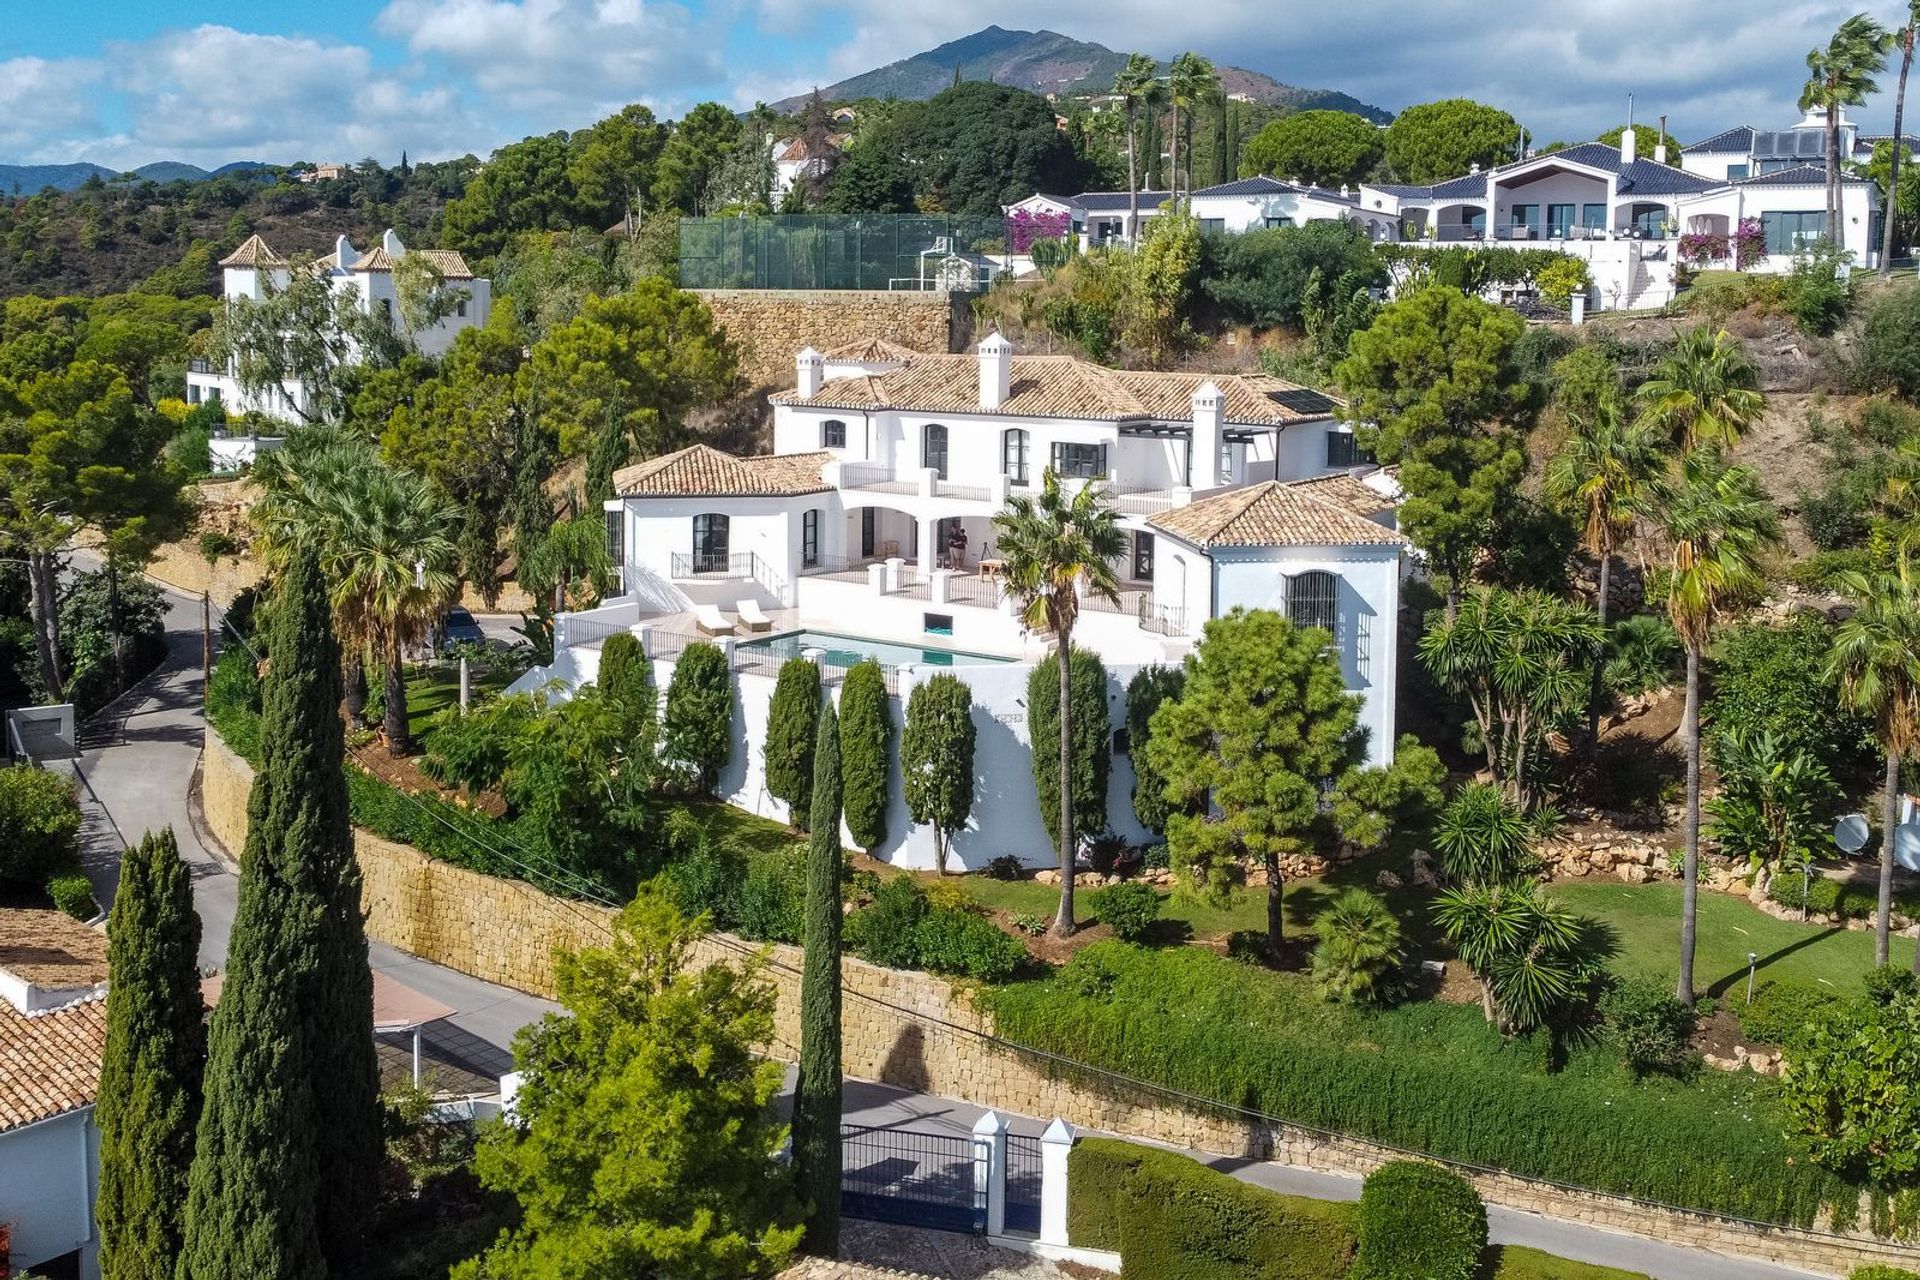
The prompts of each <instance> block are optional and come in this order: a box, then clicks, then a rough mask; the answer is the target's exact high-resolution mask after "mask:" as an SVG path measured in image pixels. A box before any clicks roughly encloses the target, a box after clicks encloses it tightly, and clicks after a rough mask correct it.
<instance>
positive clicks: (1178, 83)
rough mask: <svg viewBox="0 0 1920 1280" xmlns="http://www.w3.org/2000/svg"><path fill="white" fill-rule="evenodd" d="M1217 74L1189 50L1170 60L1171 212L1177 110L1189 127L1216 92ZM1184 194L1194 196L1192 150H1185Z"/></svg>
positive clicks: (1176, 203) (1176, 182) (1176, 180)
mask: <svg viewBox="0 0 1920 1280" xmlns="http://www.w3.org/2000/svg"><path fill="white" fill-rule="evenodd" d="M1219 89H1220V74H1219V72H1217V71H1215V70H1214V69H1213V64H1212V63H1211V62H1209V61H1207V60H1206V59H1205V58H1203V57H1201V56H1200V55H1199V54H1197V53H1194V52H1193V51H1191V50H1189V51H1187V52H1186V53H1183V54H1181V55H1180V56H1179V57H1177V58H1175V59H1174V60H1173V65H1172V66H1171V67H1170V68H1169V69H1168V71H1167V96H1168V98H1169V99H1170V100H1171V101H1172V103H1173V210H1174V212H1175V213H1178V212H1179V211H1180V109H1181V108H1182V107H1185V108H1186V110H1187V119H1188V122H1189V124H1191V122H1192V119H1193V113H1194V111H1195V110H1197V109H1198V108H1199V106H1200V104H1201V103H1203V102H1207V101H1209V100H1210V99H1211V98H1212V97H1213V95H1214V94H1215V93H1217V92H1219ZM1187 151H1188V155H1187V168H1188V174H1187V194H1188V195H1189V196H1191V195H1192V194H1193V174H1192V172H1191V171H1192V168H1193V155H1192V151H1193V148H1192V147H1188V148H1187Z"/></svg>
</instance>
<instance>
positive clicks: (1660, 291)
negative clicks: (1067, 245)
mask: <svg viewBox="0 0 1920 1280" xmlns="http://www.w3.org/2000/svg"><path fill="white" fill-rule="evenodd" d="M1886 140H1887V139H1886V138H1885V137H1879V136H1873V135H1861V134H1859V133H1858V131H1857V130H1856V128H1855V127H1854V126H1853V125H1852V124H1848V123H1844V122H1843V124H1842V143H1841V145H1842V148H1843V150H1844V151H1845V152H1846V154H1847V156H1848V158H1849V159H1853V160H1857V161H1862V162H1864V161H1865V160H1867V159H1870V158H1871V157H1872V153H1873V146H1874V144H1875V143H1876V142H1881V141H1886ZM1825 165H1826V120H1825V116H1824V114H1823V113H1821V112H1820V111H1817V110H1816V111H1813V112H1810V113H1809V114H1808V115H1807V116H1806V117H1805V118H1804V119H1802V120H1801V121H1800V122H1799V123H1798V124H1796V125H1794V126H1793V127H1792V128H1791V129H1786V130H1780V131H1777V132H1773V133H1765V132H1759V131H1756V130H1754V129H1751V128H1747V127H1744V126H1743V127H1741V128H1738V129H1730V130H1728V131H1726V132H1725V133H1721V134H1718V135H1716V136H1715V137H1712V138H1708V139H1706V140H1704V141H1702V142H1699V143H1696V144H1695V145H1694V146H1692V147H1689V148H1687V149H1685V150H1684V151H1683V152H1682V153H1681V155H1680V157H1679V164H1678V165H1674V164H1670V163H1669V162H1668V155H1667V148H1666V146H1665V145H1664V144H1658V145H1656V146H1654V148H1653V152H1652V155H1651V156H1643V155H1641V154H1640V138H1639V134H1638V132H1637V131H1635V130H1633V129H1628V130H1627V131H1626V132H1625V133H1624V134H1623V135H1622V136H1621V139H1620V144H1619V145H1618V146H1617V147H1615V146H1613V145H1611V144H1607V143H1599V142H1590V143H1583V144H1581V145H1579V146H1575V147H1568V148H1565V149H1564V150H1560V151H1553V152H1547V153H1543V154H1538V155H1532V156H1528V157H1527V158H1526V159H1524V160H1517V161H1515V162H1513V163H1511V164H1504V165H1498V166H1495V167H1494V168H1491V169H1487V170H1485V171H1482V170H1480V169H1478V168H1475V169H1474V171H1473V172H1471V173H1467V174H1462V175H1461V176H1459V177H1457V178H1451V179H1449V180H1447V181H1445V182H1439V183H1434V184H1432V185H1428V186H1411V185H1404V184H1394V183H1361V184H1360V186H1359V187H1358V188H1355V189H1353V190H1352V191H1348V190H1346V189H1342V190H1341V191H1337V192H1335V191H1327V190H1324V189H1321V188H1316V187H1301V186H1297V185H1295V184H1292V183H1286V182H1281V181H1279V180H1278V179H1275V178H1266V177H1258V178H1243V179H1241V180H1240V181H1238V182H1230V183H1226V184H1224V185H1222V186H1217V187H1205V188H1202V189H1200V190H1198V191H1195V192H1194V193H1193V194H1192V197H1191V209H1192V212H1193V216H1194V217H1195V218H1197V219H1199V220H1200V222H1201V226H1202V228H1203V229H1204V230H1209V231H1224V232H1239V231H1247V230H1252V229H1255V228H1259V227H1279V226H1301V225H1304V224H1305V223H1308V222H1317V221H1344V222H1350V223H1352V224H1354V225H1355V226H1358V227H1360V228H1362V229H1364V230H1365V231H1366V232H1367V234H1368V235H1369V236H1371V237H1372V238H1373V239H1375V240H1380V241H1400V242H1404V243H1408V244H1420V245H1435V246H1447V245H1457V244H1466V243H1517V244H1521V245H1527V244H1532V245H1537V246H1539V247H1545V248H1554V249H1558V250H1560V251H1561V252H1563V253H1567V254H1571V255H1573V256H1575V257H1578V258H1581V259H1583V260H1585V261H1586V263H1587V268H1588V275H1589V276H1590V277H1591V279H1592V281H1593V287H1592V290H1591V292H1590V294H1589V296H1588V297H1587V298H1586V299H1585V300H1584V301H1583V302H1582V306H1583V307H1586V308H1591V309H1594V310H1612V309H1631V308H1639V307H1655V306H1662V305H1665V304H1666V303H1667V302H1670V301H1672V299H1673V296H1674V293H1675V292H1676V286H1675V268H1676V267H1677V266H1678V265H1679V257H1680V248H1681V246H1680V237H1682V236H1684V235H1692V236H1707V237H1714V238H1715V239H1716V242H1719V241H1724V242H1725V243H1726V244H1727V245H1728V253H1727V256H1726V257H1725V258H1718V259H1711V260H1708V261H1706V262H1704V263H1696V264H1695V265H1706V266H1732V265H1733V263H1732V237H1733V235H1734V233H1735V232H1736V231H1738V229H1739V228H1740V225H1741V224H1742V223H1743V222H1745V221H1748V220H1757V221H1758V222H1759V223H1760V225H1761V227H1762V229H1763V231H1764V235H1765V253H1764V255H1763V256H1762V258H1761V259H1760V261H1759V262H1757V263H1755V264H1753V265H1752V266H1751V267H1750V268H1749V269H1750V270H1754V271H1761V272H1772V273H1780V272H1785V271H1787V270H1789V269H1791V267H1792V265H1793V258H1794V255H1795V254H1796V253H1797V252H1799V251H1800V250H1801V249H1803V248H1805V247H1806V246H1807V245H1809V244H1811V243H1813V242H1814V241H1815V240H1817V239H1819V238H1820V237H1821V236H1822V234H1823V232H1824V228H1825V224H1826V169H1825ZM1165 198H1166V196H1165V193H1159V192H1142V193H1140V197H1139V199H1140V217H1141V218H1142V220H1143V221H1144V220H1145V219H1146V218H1149V217H1157V216H1159V215H1160V214H1161V213H1162V212H1163V210H1162V206H1161V202H1162V201H1163V200H1164V199H1165ZM1018 209H1026V210H1028V211H1030V212H1033V213H1047V214H1053V215H1056V216H1057V215H1060V214H1066V215H1068V216H1070V217H1071V218H1072V230H1073V232H1074V233H1075V234H1077V235H1080V236H1082V237H1083V238H1084V240H1083V242H1084V243H1087V244H1101V243H1107V242H1112V241H1127V240H1130V239H1131V238H1132V237H1130V236H1129V235H1128V234H1127V228H1126V222H1127V217H1128V212H1127V193H1126V192H1124V191H1121V192H1111V191H1097V192H1086V193H1083V194H1081V195H1078V196H1067V197H1058V196H1048V195H1034V196H1030V197H1028V198H1027V199H1026V200H1023V201H1021V202H1020V203H1019V204H1016V205H1009V206H1008V212H1009V213H1010V214H1011V213H1012V212H1013V211H1015V210H1018ZM1841 210H1842V212H1841V225H1840V227H1839V228H1838V232H1839V235H1838V241H1839V244H1840V246H1841V247H1842V248H1843V249H1845V250H1846V251H1847V252H1848V253H1850V254H1852V255H1853V262H1854V264H1855V265H1857V266H1871V265H1875V264H1876V263H1877V262H1878V257H1879V253H1878V249H1879V237H1878V230H1879V213H1880V199H1879V188H1878V187H1877V186H1876V185H1875V184H1874V183H1873V182H1871V181H1870V180H1868V179H1866V178H1861V177H1857V176H1852V175H1847V176H1843V177H1842V179H1841Z"/></svg>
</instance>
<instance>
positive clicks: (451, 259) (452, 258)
mask: <svg viewBox="0 0 1920 1280" xmlns="http://www.w3.org/2000/svg"><path fill="white" fill-rule="evenodd" d="M407 252H408V253H417V254H419V255H420V256H421V257H423V258H425V259H426V260H427V261H428V262H431V263H432V264H433V265H434V266H436V267H438V268H440V275H441V277H442V278H443V279H447V280H471V279H473V278H474V277H473V269H472V268H471V267H469V266H467V260H466V259H465V258H463V257H461V256H460V255H459V254H458V253H455V252H454V251H453V250H452V249H409V250H407ZM393 263H394V259H393V256H392V255H391V254H389V253H388V252H387V251H386V250H385V249H382V248H379V247H377V246H376V247H375V248H372V249H369V250H367V251H366V252H365V253H363V254H361V255H360V256H359V258H357V259H356V260H355V261H354V262H353V264H352V265H351V266H349V267H348V268H347V270H349V271H391V270H393Z"/></svg>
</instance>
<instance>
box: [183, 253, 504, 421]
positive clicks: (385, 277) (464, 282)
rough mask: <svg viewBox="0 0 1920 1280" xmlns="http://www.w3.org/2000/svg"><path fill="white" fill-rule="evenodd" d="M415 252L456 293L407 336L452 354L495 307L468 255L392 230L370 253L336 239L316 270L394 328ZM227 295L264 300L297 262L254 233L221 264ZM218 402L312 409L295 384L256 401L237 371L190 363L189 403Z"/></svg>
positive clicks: (291, 413)
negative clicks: (425, 245) (403, 265)
mask: <svg viewBox="0 0 1920 1280" xmlns="http://www.w3.org/2000/svg"><path fill="white" fill-rule="evenodd" d="M410 253H417V254H420V255H421V256H422V257H424V258H425V259H426V260H427V261H428V262H430V263H432V264H433V266H434V267H435V268H436V269H437V270H438V271H439V273H440V276H441V279H442V280H443V281H444V282H445V283H444V285H443V286H442V287H443V288H445V289H447V290H448V291H449V292H451V293H452V294H453V297H452V299H451V301H452V307H451V309H450V310H449V312H448V313H447V315H446V316H445V317H444V318H442V319H440V320H438V321H436V322H435V323H433V324H432V325H430V326H428V327H426V328H423V329H420V330H418V331H415V332H410V333H408V334H407V337H408V339H409V340H410V341H411V342H412V344H413V345H414V346H415V347H416V348H417V349H418V350H419V351H420V352H421V353H422V354H425V355H431V356H437V355H442V354H445V352H446V351H447V349H448V348H450V347H452V346H453V339H454V335H456V334H458V333H459V332H460V331H461V330H462V329H466V328H469V327H476V326H480V325H484V324H486V322H487V315H488V313H489V312H490V311H491V309H492V305H493V291H492V285H491V283H490V282H489V281H486V280H482V279H479V278H478V277H476V276H475V275H474V274H473V271H472V269H471V268H469V267H468V266H467V261H466V259H465V258H463V257H461V256H460V255H459V254H458V253H456V252H454V251H453V250H451V249H409V248H407V246H406V245H404V244H402V243H401V241H400V237H399V236H398V235H396V234H395V233H394V232H393V230H392V229H388V231H387V232H386V234H384V235H383V236H381V237H380V244H379V246H378V247H377V248H372V249H369V250H367V251H366V252H365V253H362V252H360V251H359V250H357V249H355V248H354V247H353V245H351V244H350V243H348V241H347V238H346V237H345V236H340V237H339V238H338V239H336V240H335V241H334V247H333V252H332V253H330V254H328V255H327V256H326V257H324V258H319V259H316V260H315V261H314V262H313V263H312V264H311V266H310V269H311V270H312V271H314V272H315V273H317V274H319V275H321V276H324V277H325V278H326V279H327V280H328V281H330V282H331V283H332V284H333V286H334V287H335V289H337V290H339V291H340V292H342V293H346V294H350V295H352V297H353V299H354V303H355V305H356V306H357V307H358V308H359V309H360V311H361V312H362V313H363V314H366V315H374V316H379V317H381V318H382V319H383V320H385V322H386V323H387V324H388V325H389V326H400V327H404V326H405V323H406V321H405V317H404V316H403V315H402V314H401V307H400V301H399V297H398V295H397V294H396V293H395V291H394V283H393V268H394V264H395V263H397V262H398V261H400V259H402V258H404V257H406V256H407V255H408V254H410ZM220 268H221V273H222V284H223V287H222V290H221V292H222V294H223V295H224V296H225V297H226V298H228V299H235V298H248V299H252V300H253V301H256V302H257V301H259V300H260V299H261V298H263V297H265V296H266V293H267V291H268V290H269V289H284V288H285V287H286V285H287V282H288V280H290V279H291V278H292V276H291V273H292V270H293V264H292V262H291V261H290V260H289V259H287V258H284V257H282V256H281V255H280V254H278V253H275V252H274V251H273V249H272V247H271V246H269V245H268V244H267V242H266V241H265V240H263V239H261V238H260V237H259V236H257V235H255V236H249V237H248V238H247V241H246V243H245V244H243V245H241V246H240V247H239V248H238V249H235V250H234V251H233V252H232V253H231V254H229V255H227V256H226V257H225V258H222V259H221V260H220ZM206 400H219V401H221V402H222V403H224V404H225V405H226V406H227V408H228V411H229V412H230V413H261V414H265V415H266V416H268V417H272V418H279V419H282V420H284V421H297V420H298V419H299V418H300V413H299V411H298V410H296V409H295V407H294V406H296V405H297V406H299V407H300V408H301V409H304V408H307V407H308V406H309V400H308V392H307V388H306V387H304V386H301V385H300V384H298V383H295V382H289V383H287V384H286V385H285V386H284V387H282V388H281V389H280V391H279V392H278V393H277V394H274V393H270V394H266V395H260V396H255V395H252V394H249V393H248V392H247V391H245V390H244V389H243V388H242V387H241V386H240V383H239V380H238V378H237V377H235V376H234V371H233V369H232V368H231V367H228V368H224V369H215V368H212V367H211V366H210V365H209V363H208V362H207V361H205V360H194V361H190V362H189V363H188V366H187V403H188V404H200V403H201V402H203V401H206Z"/></svg>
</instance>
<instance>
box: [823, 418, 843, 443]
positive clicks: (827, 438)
mask: <svg viewBox="0 0 1920 1280" xmlns="http://www.w3.org/2000/svg"><path fill="white" fill-rule="evenodd" d="M820 447H821V448H822V449H844V448H846V447H847V424H846V423H844V422H842V421H840V419H838V418H828V419H827V420H826V421H825V422H823V423H821V424H820Z"/></svg>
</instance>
